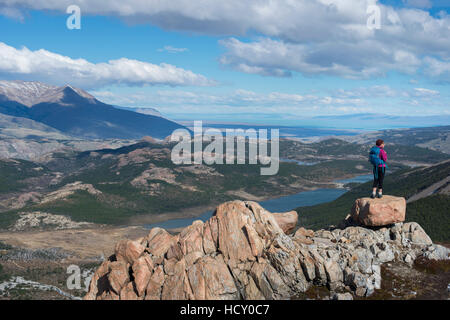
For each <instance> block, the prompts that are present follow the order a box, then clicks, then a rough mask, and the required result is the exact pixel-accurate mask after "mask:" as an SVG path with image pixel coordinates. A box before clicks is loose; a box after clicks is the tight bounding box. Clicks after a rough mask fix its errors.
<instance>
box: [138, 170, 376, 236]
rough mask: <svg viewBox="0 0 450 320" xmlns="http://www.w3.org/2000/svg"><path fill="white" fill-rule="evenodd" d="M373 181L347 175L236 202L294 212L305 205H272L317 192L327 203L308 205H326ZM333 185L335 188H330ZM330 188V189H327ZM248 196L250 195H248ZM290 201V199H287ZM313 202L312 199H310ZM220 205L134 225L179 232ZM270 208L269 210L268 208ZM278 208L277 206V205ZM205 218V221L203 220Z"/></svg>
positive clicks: (147, 218) (149, 218)
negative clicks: (350, 184)
mask: <svg viewBox="0 0 450 320" xmlns="http://www.w3.org/2000/svg"><path fill="white" fill-rule="evenodd" d="M369 179H371V175H369V174H364V175H356V176H355V175H346V176H343V177H340V178H339V179H336V180H333V181H331V182H325V183H323V184H324V187H319V186H318V187H315V188H302V189H301V190H300V191H298V192H293V193H288V194H284V195H280V196H277V197H270V196H261V197H259V196H254V197H255V199H250V198H248V197H246V199H242V197H241V198H240V199H235V200H242V201H256V202H259V203H260V204H261V206H262V207H263V208H265V209H266V210H268V211H271V212H287V211H291V210H294V209H295V208H297V207H301V206H304V205H293V206H292V207H289V208H285V210H276V209H275V210H274V206H273V205H272V204H273V202H277V201H282V200H284V199H286V198H290V197H300V198H301V197H302V196H304V195H306V194H305V193H309V194H308V195H310V196H313V197H312V198H314V195H315V192H316V193H317V192H322V193H324V195H325V196H326V197H331V198H326V199H325V201H318V202H316V203H312V204H308V205H316V204H320V203H325V202H329V201H333V200H334V199H336V198H338V197H340V196H341V195H343V194H344V193H345V192H347V190H346V189H345V188H344V185H345V184H346V183H348V182H354V181H352V180H355V181H359V182H363V181H368V180H369ZM331 185H333V186H334V187H330V186H331ZM326 186H328V188H327V187H326ZM246 195H249V194H248V193H246ZM286 200H289V199H286ZM309 200H311V199H309ZM219 204H220V203H217V204H216V205H208V206H200V207H195V208H187V209H185V210H182V211H177V212H171V213H164V214H162V215H158V216H140V217H136V218H135V219H133V220H134V221H133V222H134V223H139V225H140V226H143V227H144V228H147V229H151V228H154V227H161V228H164V229H167V230H170V231H171V232H177V231H179V230H181V229H182V228H184V227H185V226H187V225H190V224H191V223H192V222H193V221H195V220H205V219H206V218H208V215H211V214H212V211H213V210H214V209H215V208H216V207H217V206H218V205H219ZM267 207H268V208H267ZM275 207H276V204H275ZM202 218H203V219H202ZM183 221H190V223H188V224H186V225H184V226H177V227H173V228H171V227H167V225H168V224H171V223H173V224H184V223H183Z"/></svg>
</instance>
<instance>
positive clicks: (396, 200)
mask: <svg viewBox="0 0 450 320" xmlns="http://www.w3.org/2000/svg"><path fill="white" fill-rule="evenodd" d="M405 214H406V200H405V198H402V197H393V196H383V198H381V199H378V198H375V199H371V198H361V199H357V200H356V201H355V204H354V205H353V208H352V211H351V216H352V219H353V221H355V222H358V223H360V224H361V225H364V226H371V227H380V226H387V225H390V224H394V223H398V222H403V221H405Z"/></svg>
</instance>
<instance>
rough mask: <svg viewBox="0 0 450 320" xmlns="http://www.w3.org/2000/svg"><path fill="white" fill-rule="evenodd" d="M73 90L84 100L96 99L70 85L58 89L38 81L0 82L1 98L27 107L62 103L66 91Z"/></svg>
mask: <svg viewBox="0 0 450 320" xmlns="http://www.w3.org/2000/svg"><path fill="white" fill-rule="evenodd" d="M66 89H71V90H73V91H75V92H76V93H77V94H78V95H80V96H81V97H83V98H86V99H90V100H95V98H94V97H93V96H92V95H90V94H89V93H87V92H86V91H83V90H81V89H78V88H73V87H72V86H70V85H65V86H63V87H57V86H52V85H48V84H45V83H42V82H38V81H19V80H15V81H5V80H0V96H3V98H4V99H5V98H6V99H7V100H10V101H15V102H18V103H21V104H23V105H25V106H27V107H31V106H33V105H35V104H39V103H43V102H61V100H62V99H63V98H64V90H66Z"/></svg>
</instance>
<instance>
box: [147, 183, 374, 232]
mask: <svg viewBox="0 0 450 320" xmlns="http://www.w3.org/2000/svg"><path fill="white" fill-rule="evenodd" d="M371 179H372V175H361V176H357V177H354V178H351V179H344V180H337V181H336V182H338V183H350V182H357V183H363V182H367V181H369V180H371ZM346 192H347V190H346V189H343V188H337V189H317V190H313V191H304V192H299V193H296V194H293V195H290V196H284V197H280V198H275V199H269V200H265V201H259V204H260V205H261V206H262V207H263V208H265V209H266V210H268V211H270V212H286V211H289V210H292V209H294V208H297V207H306V206H312V205H316V204H320V203H324V202H329V201H333V200H335V199H337V198H339V197H340V196H341V195H343V194H344V193H346ZM213 213H214V211H206V212H204V213H203V214H202V215H200V216H197V217H194V218H184V219H172V220H167V221H163V222H158V223H153V224H147V225H144V227H145V228H148V229H151V228H155V227H160V228H164V229H175V228H183V227H186V226H189V225H191V224H192V223H193V222H194V221H195V220H202V221H207V220H208V219H209V218H211V216H212V215H213Z"/></svg>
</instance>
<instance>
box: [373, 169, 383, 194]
mask: <svg viewBox="0 0 450 320" xmlns="http://www.w3.org/2000/svg"><path fill="white" fill-rule="evenodd" d="M385 170H386V168H382V167H378V172H377V173H378V177H376V176H375V173H374V175H373V186H372V187H373V188H376V187H378V189H383V180H384V172H385Z"/></svg>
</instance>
